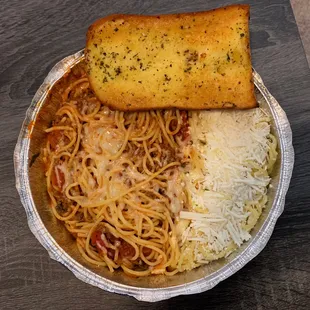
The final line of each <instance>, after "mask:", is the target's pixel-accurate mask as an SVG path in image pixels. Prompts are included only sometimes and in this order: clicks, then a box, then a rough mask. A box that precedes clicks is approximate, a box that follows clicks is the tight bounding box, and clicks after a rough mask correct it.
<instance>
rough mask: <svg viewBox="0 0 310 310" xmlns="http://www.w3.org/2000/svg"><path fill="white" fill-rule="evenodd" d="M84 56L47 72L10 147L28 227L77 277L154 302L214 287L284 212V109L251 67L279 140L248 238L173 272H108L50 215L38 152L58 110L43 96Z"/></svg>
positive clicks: (288, 148)
mask: <svg viewBox="0 0 310 310" xmlns="http://www.w3.org/2000/svg"><path fill="white" fill-rule="evenodd" d="M83 57H84V52H83V50H82V51H79V52H77V53H76V54H74V55H71V56H68V57H66V58H65V59H63V60H62V61H60V62H58V63H57V64H56V65H55V66H54V68H53V69H52V70H51V71H50V72H49V74H48V75H47V77H46V78H45V80H44V83H43V84H42V85H41V86H40V88H39V89H38V91H37V92H36V94H35V96H34V98H33V100H32V102H31V105H30V107H29V108H28V110H27V113H26V118H25V120H24V123H23V125H22V128H21V131H20V134H19V137H18V141H17V144H16V147H15V152H14V166H15V176H16V188H17V190H18V192H19V195H20V199H21V202H22V204H23V206H24V208H25V210H26V214H27V219H28V224H29V227H30V230H31V231H32V233H33V234H34V235H35V237H36V238H37V239H38V240H39V242H40V243H41V244H42V245H43V246H44V247H45V249H46V250H47V251H48V254H49V255H50V257H51V258H52V259H54V260H56V261H58V262H60V263H62V264H63V265H65V266H66V267H67V268H68V269H69V270H71V271H72V272H73V274H74V275H75V276H76V277H77V278H79V279H80V280H82V281H84V282H86V283H89V284H91V285H94V286H97V287H100V288H101V289H104V290H107V291H109V292H114V293H118V294H126V295H130V296H133V297H135V298H136V299H138V300H142V301H149V302H154V301H159V300H164V299H168V298H171V297H174V296H178V295H188V294H195V293H200V292H204V291H206V290H209V289H211V288H213V287H214V286H215V285H217V284H218V283H219V282H220V281H223V280H225V279H226V278H228V277H229V276H231V275H232V274H234V273H235V272H236V271H238V270H239V269H241V268H242V267H243V266H244V265H245V264H247V263H248V262H249V261H250V260H251V259H253V258H254V257H255V256H256V255H258V253H259V252H260V251H262V249H263V248H264V247H265V246H266V244H267V242H268V240H269V238H270V236H271V234H272V231H273V229H274V226H275V224H276V221H277V219H278V217H279V216H280V215H281V213H282V212H283V209H284V203H285V195H286V192H287V190H288V187H289V182H290V179H291V175H292V170H293V164H294V150H293V146H292V132H291V128H290V124H289V122H288V120H287V117H286V114H285V112H284V111H283V109H282V108H281V107H280V105H279V104H278V102H277V101H276V100H275V98H274V97H273V96H272V95H271V94H270V93H269V91H268V90H267V88H266V87H265V86H264V83H263V81H262V79H261V77H260V76H259V75H258V73H257V72H256V71H255V70H253V71H254V72H253V77H254V83H255V86H256V89H255V92H256V97H257V101H258V102H259V105H260V107H261V108H263V109H264V110H265V111H267V112H268V113H270V114H271V116H272V124H271V125H272V126H271V127H272V133H273V134H274V135H275V136H276V137H277V139H278V153H279V154H278V159H277V162H276V164H275V167H274V170H273V173H272V182H271V186H270V188H269V190H268V198H269V199H268V203H267V206H266V208H265V209H264V211H263V214H262V216H261V217H260V218H259V220H258V222H257V224H256V226H255V228H254V229H253V230H252V232H251V235H252V238H251V239H250V240H249V241H248V242H245V243H244V244H243V245H242V246H241V247H240V248H239V249H238V250H236V251H235V252H233V253H232V254H231V255H230V256H228V257H227V258H225V259H220V260H218V261H214V262H212V263H210V264H208V265H204V266H201V267H199V268H196V269H194V270H191V271H188V272H184V273H180V274H176V275H174V276H172V277H167V276H163V275H158V276H151V277H146V278H132V277H128V276H127V275H125V274H124V273H123V272H121V271H116V272H114V273H110V272H109V271H108V269H107V268H102V267H101V268H99V267H96V266H93V265H90V264H88V263H87V262H86V261H85V260H84V259H83V258H82V257H81V255H80V253H79V252H78V250H77V248H76V245H75V242H74V239H73V237H72V236H71V235H70V234H69V233H68V232H67V231H66V229H65V227H64V225H63V224H62V223H60V222H59V221H57V220H56V219H55V217H54V216H53V214H52V211H51V210H50V206H49V200H48V195H47V192H46V182H45V169H44V165H43V163H42V160H41V156H40V155H39V153H40V151H41V148H42V146H43V144H42V143H43V141H44V136H45V133H44V130H45V129H46V128H47V127H49V125H50V122H51V120H52V119H53V116H54V115H55V113H56V107H53V106H51V105H47V104H46V105H44V101H45V98H46V96H47V94H48V92H49V90H50V89H51V87H52V86H53V84H54V83H55V82H56V81H57V80H59V79H60V78H61V77H62V76H63V75H64V74H65V73H66V72H67V71H68V70H69V69H70V68H71V67H73V66H74V65H75V64H76V63H78V62H79V61H81V60H82V59H83ZM36 157H37V159H36V160H35V161H34V159H35V158H36Z"/></svg>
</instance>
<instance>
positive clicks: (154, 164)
mask: <svg viewBox="0 0 310 310" xmlns="http://www.w3.org/2000/svg"><path fill="white" fill-rule="evenodd" d="M77 69H78V70H79V72H78V77H75V78H74V79H73V81H72V80H69V81H68V83H67V85H66V88H65V89H64V90H62V93H61V96H60V98H61V99H60V107H59V109H58V111H57V113H56V118H55V120H54V122H53V125H52V127H50V128H48V129H47V130H46V133H47V134H48V138H47V145H46V149H45V154H46V155H45V161H46V163H47V166H48V169H47V173H46V176H47V188H48V193H49V196H50V198H51V201H52V210H53V213H54V215H55V216H56V218H57V219H58V220H60V221H63V222H64V223H65V227H66V228H67V230H68V231H69V232H70V233H71V234H73V235H74V236H75V238H76V243H77V247H78V249H79V251H80V252H81V255H82V256H83V257H84V258H85V259H86V260H87V261H88V262H90V263H92V264H97V265H101V266H107V267H108V268H109V269H110V270H111V271H113V270H114V269H117V268H119V267H120V268H122V269H123V270H124V272H125V273H127V274H130V275H132V276H147V275H149V274H152V273H155V274H156V273H163V274H171V273H175V272H176V271H177V269H176V268H177V263H178V259H179V246H178V242H177V235H176V230H175V227H174V223H173V219H172V217H173V214H172V212H171V211H170V209H169V198H168V197H167V196H166V195H165V188H167V182H168V181H169V180H170V179H172V178H173V174H175V173H176V172H177V170H178V169H179V168H178V167H179V166H180V165H181V164H182V161H183V158H182V156H181V154H178V152H179V148H180V144H181V143H183V142H182V140H183V138H182V136H180V129H181V127H182V126H183V127H184V126H187V125H186V123H184V122H183V120H182V118H181V114H180V112H179V111H175V110H174V111H173V110H171V111H165V112H161V111H156V112H153V111H151V112H140V113H124V112H118V111H110V110H109V109H108V108H106V107H105V106H103V105H102V104H100V103H99V102H98V100H97V99H96V97H95V96H94V94H93V93H92V91H91V90H90V88H89V84H88V80H87V78H85V71H84V69H83V64H80V65H79V67H78V68H76V69H75V70H77ZM178 135H179V138H180V139H179V140H177V139H176V137H177V136H178Z"/></svg>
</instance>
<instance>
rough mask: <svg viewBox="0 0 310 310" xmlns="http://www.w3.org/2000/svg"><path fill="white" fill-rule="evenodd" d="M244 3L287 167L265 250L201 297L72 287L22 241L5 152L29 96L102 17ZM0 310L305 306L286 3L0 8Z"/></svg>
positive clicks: (10, 4)
mask: <svg viewBox="0 0 310 310" xmlns="http://www.w3.org/2000/svg"><path fill="white" fill-rule="evenodd" d="M243 2H247V3H250V4H251V45H252V55H253V65H254V67H255V68H256V70H257V71H258V72H259V73H260V74H261V76H262V77H263V79H264V81H265V83H266V85H267V87H268V88H269V89H270V91H271V92H272V94H273V95H274V96H275V97H276V98H277V99H278V101H279V102H280V103H281V105H282V107H283V108H284V109H285V111H286V112H287V115H288V117H289V120H290V122H291V125H292V129H293V135H294V147H295V151H296V165H295V169H294V174H293V179H292V182H291V187H290V190H289V193H288V195H287V203H286V207H285V212H284V213H283V215H282V216H281V218H280V220H279V221H278V223H277V225H276V228H275V231H274V234H273V236H272V238H271V240H270V242H269V243H268V245H267V247H266V249H265V250H264V251H263V252H262V253H261V254H260V255H259V256H258V257H256V258H255V259H254V260H253V261H252V262H251V263H249V264H248V265H246V266H245V267H244V268H243V269H242V270H240V271H239V272H238V273H237V274H235V275H234V276H232V277H231V278H229V279H228V280H226V281H224V282H223V283H221V284H219V285H218V286H217V287H216V288H214V289H213V290H211V291H208V292H205V293H203V294H200V295H195V296H185V297H184V296H183V297H182V296H180V297H177V298H173V299H171V300H168V301H163V302H159V303H157V304H147V303H141V302H137V301H136V300H134V299H133V298H130V297H126V296H120V295H115V294H111V293H107V292H104V291H102V290H100V289H98V288H95V287H92V286H90V285H87V284H85V283H82V282H81V281H79V280H78V279H76V278H75V277H74V275H73V274H71V272H69V271H68V270H67V269H66V268H65V267H63V266H62V265H60V264H59V263H56V262H54V261H53V260H51V259H50V258H49V256H48V254H47V252H46V251H45V250H44V249H43V248H42V246H41V245H40V244H39V242H38V241H37V240H36V239H35V238H34V236H33V235H32V234H31V232H30V230H29V228H28V226H27V222H26V216H25V212H24V210H23V207H22V206H21V203H20V201H19V197H18V195H17V192H16V190H15V180H14V171H13V161H12V157H13V150H14V146H15V143H16V140H17V136H18V133H19V130H20V127H21V123H22V121H23V118H24V116H25V112H26V109H27V107H28V106H29V104H30V101H31V98H32V97H33V95H34V93H35V91H36V89H37V88H38V87H39V86H40V84H41V83H42V81H43V79H44V77H45V76H46V74H47V73H48V71H49V70H50V69H51V67H52V66H53V65H54V64H55V63H56V62H57V61H59V60H60V59H62V58H64V57H65V56H67V55H69V54H72V53H74V52H76V51H77V50H79V49H81V48H83V46H84V44H85V33H86V30H87V27H88V26H89V25H90V24H91V23H92V22H93V21H95V20H96V19H97V18H99V17H102V16H105V15H108V14H111V13H121V12H122V13H140V14H159V13H175V12H186V11H199V10H207V9H211V8H215V7H218V6H221V5H225V4H229V3H243ZM0 25H1V26H0V42H1V45H0V53H1V58H0V105H1V110H0V116H1V122H0V138H1V143H0V153H1V157H0V158H1V160H0V171H1V173H0V201H1V206H0V219H1V222H0V308H1V309H46V310H47V309H138V308H139V309H158V310H159V309H170V308H176V309H180V310H181V309H259V310H261V309H309V308H310V293H309V292H310V284H309V283H310V274H309V272H310V247H309V244H310V208H309V206H310V188H309V183H310V161H309V158H310V130H309V129H310V128H309V122H310V75H309V67H308V65H307V62H306V58H305V55H304V51H303V48H302V45H301V41H300V37H299V33H298V30H297V26H296V23H295V19H294V16H293V13H292V10H291V7H290V4H289V1H288V0H262V1H255V0H249V1H238V0H232V1H216V0H209V1H206V0H201V1H200V0H196V1H194V0H192V1H186V0H174V1H164V0H155V1H151V0H147V1H142V0H141V1H126V0H118V1H82V0H66V1H39V0H24V1H17V0H11V1H1V10H0Z"/></svg>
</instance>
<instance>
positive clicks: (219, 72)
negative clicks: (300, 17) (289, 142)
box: [85, 5, 257, 111]
mask: <svg viewBox="0 0 310 310" xmlns="http://www.w3.org/2000/svg"><path fill="white" fill-rule="evenodd" d="M85 55H86V61H87V69H88V78H89V81H90V85H91V88H92V89H93V91H94V92H95V94H96V96H97V97H98V98H99V100H100V101H102V102H103V103H104V104H106V105H107V106H109V107H111V108H113V109H117V110H122V111H132V110H149V109H165V108H172V107H176V108H180V109H218V108H239V109H246V108H253V107H255V106H256V105H257V103H256V100H255V95H254V84H253V80H252V65H251V56H250V48H249V6H248V5H233V6H228V7H224V8H219V9H215V10H212V11H208V12H198V13H185V14H173V15H160V16H139V15H112V16H108V17H105V18H102V19H100V20H98V21H96V22H95V23H94V24H93V25H91V26H90V28H89V30H88V33H87V44H86V50H85Z"/></svg>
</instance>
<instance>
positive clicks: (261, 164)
mask: <svg viewBox="0 0 310 310" xmlns="http://www.w3.org/2000/svg"><path fill="white" fill-rule="evenodd" d="M189 122H190V133H191V137H192V140H193V145H192V149H193V151H192V157H191V158H192V167H191V169H190V170H189V171H188V172H187V173H185V175H186V185H187V189H188V192H189V197H190V200H191V206H192V207H191V208H192V209H191V210H190V211H181V212H180V219H181V220H189V221H190V224H189V227H188V228H187V229H185V230H184V231H183V234H182V236H181V238H180V239H181V244H182V249H183V250H184V249H185V248H187V247H189V244H191V248H192V251H191V254H190V255H192V256H193V259H194V261H195V263H205V262H208V261H210V260H213V259H217V258H219V257H224V256H225V255H228V253H230V252H232V251H233V248H234V247H236V246H238V247H239V246H240V245H241V244H242V243H243V242H244V241H247V240H249V239H250V238H251V235H250V234H249V229H246V228H245V225H244V223H245V222H246V221H247V219H248V217H249V216H250V214H251V212H249V211H247V209H246V207H245V206H246V204H248V203H249V202H251V201H255V202H259V201H261V200H263V198H264V197H265V196H266V192H267V186H268V184H269V182H270V177H269V176H268V173H267V154H268V150H269V144H268V135H269V134H270V123H269V122H270V119H269V117H268V116H267V115H266V113H265V112H263V111H262V110H261V109H259V108H257V109H252V110H247V111H203V112H192V114H191V117H190V119H189ZM193 154H194V155H193ZM201 163H203V165H201ZM259 215H260V214H258V216H259ZM258 216H257V217H256V220H255V223H256V221H257V219H258ZM192 244H194V246H193V245H192ZM182 249H181V252H182ZM187 252H189V251H188V250H187ZM188 255H189V254H188ZM185 261H187V260H185ZM183 268H184V269H190V267H189V266H186V264H185V265H184V267H183Z"/></svg>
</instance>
